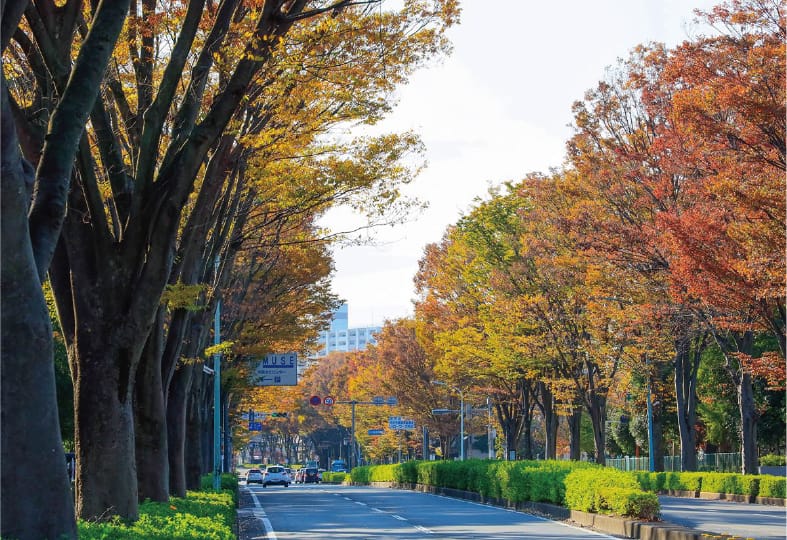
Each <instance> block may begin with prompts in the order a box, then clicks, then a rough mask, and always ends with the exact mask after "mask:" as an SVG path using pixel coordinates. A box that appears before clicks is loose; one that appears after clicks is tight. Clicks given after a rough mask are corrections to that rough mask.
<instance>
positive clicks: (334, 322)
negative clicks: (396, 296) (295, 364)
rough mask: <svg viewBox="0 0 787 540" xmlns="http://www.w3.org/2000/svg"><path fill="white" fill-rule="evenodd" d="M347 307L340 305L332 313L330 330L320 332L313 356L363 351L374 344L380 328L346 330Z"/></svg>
mask: <svg viewBox="0 0 787 540" xmlns="http://www.w3.org/2000/svg"><path fill="white" fill-rule="evenodd" d="M347 321H348V306H347V304H342V305H341V306H340V307H339V309H337V310H336V311H334V312H333V317H332V318H331V328H330V330H325V331H322V332H320V337H319V340H318V342H317V344H318V346H319V349H318V351H317V353H316V355H315V356H317V357H320V356H327V355H328V353H331V352H334V351H342V352H349V351H363V350H365V349H366V346H367V345H369V344H376V343H377V340H376V339H375V337H374V336H375V334H377V333H378V332H380V330H382V327H380V326H367V327H363V328H348V323H347Z"/></svg>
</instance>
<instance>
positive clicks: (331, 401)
mask: <svg viewBox="0 0 787 540" xmlns="http://www.w3.org/2000/svg"><path fill="white" fill-rule="evenodd" d="M322 402H323V404H325V405H328V406H329V407H330V406H331V405H333V404H334V403H335V402H336V401H335V400H334V398H333V396H325V399H323V400H322Z"/></svg>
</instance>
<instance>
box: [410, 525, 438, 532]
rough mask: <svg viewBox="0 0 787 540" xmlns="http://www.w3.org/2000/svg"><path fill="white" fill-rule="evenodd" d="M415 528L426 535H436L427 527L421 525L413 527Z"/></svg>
mask: <svg viewBox="0 0 787 540" xmlns="http://www.w3.org/2000/svg"><path fill="white" fill-rule="evenodd" d="M413 527H415V528H416V529H418V530H419V531H421V532H422V533H426V534H434V532H433V531H430V530H429V529H427V528H426V527H421V526H420V525H413Z"/></svg>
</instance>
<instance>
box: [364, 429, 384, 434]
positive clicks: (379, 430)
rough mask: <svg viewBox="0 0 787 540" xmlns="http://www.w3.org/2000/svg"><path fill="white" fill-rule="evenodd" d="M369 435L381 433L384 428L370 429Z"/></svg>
mask: <svg viewBox="0 0 787 540" xmlns="http://www.w3.org/2000/svg"><path fill="white" fill-rule="evenodd" d="M368 433H369V435H383V434H384V433H385V430H384V429H370V430H369V432H368Z"/></svg>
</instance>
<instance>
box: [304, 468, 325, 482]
mask: <svg viewBox="0 0 787 540" xmlns="http://www.w3.org/2000/svg"><path fill="white" fill-rule="evenodd" d="M301 470H302V471H303V473H302V474H301V483H302V484H319V483H320V480H321V478H320V471H319V470H318V469H316V468H314V467H306V468H305V469H301Z"/></svg>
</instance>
